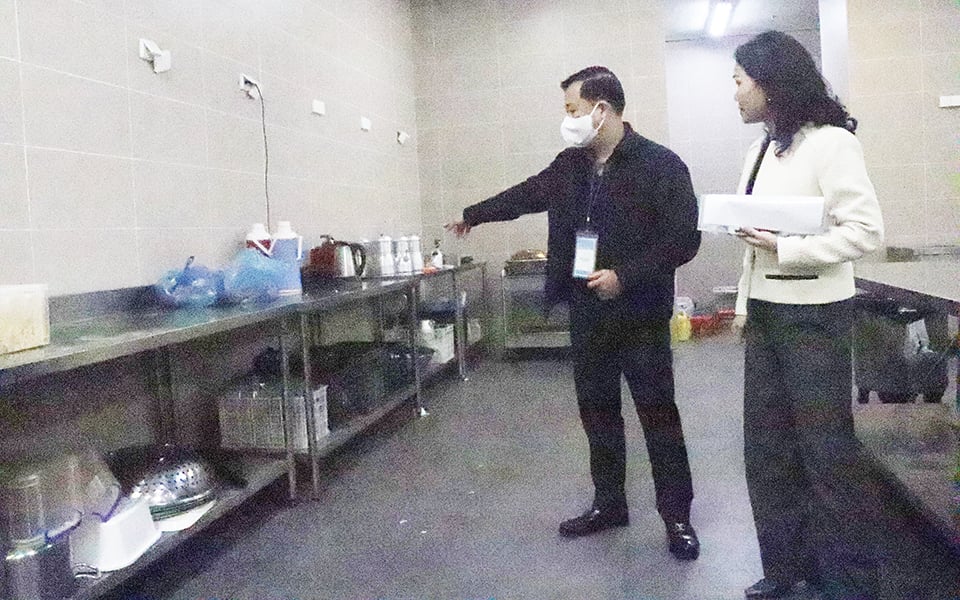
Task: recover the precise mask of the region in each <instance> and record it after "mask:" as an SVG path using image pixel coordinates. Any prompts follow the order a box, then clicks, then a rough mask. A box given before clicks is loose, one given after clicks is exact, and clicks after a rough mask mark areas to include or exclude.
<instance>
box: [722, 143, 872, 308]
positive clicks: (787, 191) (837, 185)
mask: <svg viewBox="0 0 960 600" xmlns="http://www.w3.org/2000/svg"><path fill="white" fill-rule="evenodd" d="M762 142H763V139H762V138H761V139H758V140H757V141H755V142H754V143H753V144H752V145H751V146H750V149H749V150H748V151H747V157H746V161H745V163H744V167H743V173H742V174H741V176H740V184H739V185H738V187H737V191H738V193H740V194H743V193H745V190H746V187H747V180H748V179H749V178H750V172H751V170H752V169H753V165H754V162H755V161H756V159H757V155H758V154H759V153H760V148H761V146H762ZM775 146H776V143H771V144H770V146H769V147H768V148H767V151H766V153H765V154H764V156H763V162H762V163H761V164H760V171H759V173H758V174H757V178H756V180H755V182H754V186H753V195H754V196H755V197H756V199H757V202H763V197H764V196H777V195H782V196H823V197H824V200H825V208H824V210H825V213H826V214H825V217H824V219H825V225H826V227H827V230H826V231H825V232H824V233H821V234H817V235H792V236H787V235H781V236H779V237H778V238H777V251H776V252H772V251H769V250H762V249H757V248H754V247H752V246H749V247H748V248H747V251H746V253H745V254H744V258H743V272H742V274H741V276H740V281H739V284H738V286H737V307H736V312H737V314H739V315H745V314H747V299H748V298H755V299H757V300H766V301H768V302H777V303H782V304H825V303H827V302H837V301H840V300H845V299H847V298H850V297H852V296H853V295H854V293H855V292H856V289H855V287H854V281H853V264H852V263H851V261H853V260H856V259H858V258H860V257H861V256H863V255H864V254H867V253H869V252H872V251H874V250H876V249H877V248H879V247H880V245H881V244H882V243H883V217H882V216H881V214H880V205H879V203H878V202H877V194H876V191H874V189H873V184H872V183H871V182H870V178H869V177H868V176H867V170H866V166H865V164H864V160H863V150H862V148H861V147H860V142H859V141H858V140H857V138H856V137H855V136H854V135H853V134H852V133H850V132H849V131H847V130H846V129H843V128H842V127H833V126H829V125H824V126H819V127H815V126H812V125H808V126H805V127H804V128H802V129H801V130H800V131H799V132H797V134H796V136H794V139H793V144H792V145H791V147H790V149H789V150H788V151H787V152H786V153H785V154H784V155H783V156H780V157H778V156H777V155H776V148H775ZM783 275H800V276H806V277H813V276H815V278H810V279H782V278H778V276H783ZM769 276H773V278H771V277H769Z"/></svg>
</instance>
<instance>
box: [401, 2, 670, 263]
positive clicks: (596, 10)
mask: <svg viewBox="0 0 960 600" xmlns="http://www.w3.org/2000/svg"><path fill="white" fill-rule="evenodd" d="M412 4H413V25H414V28H413V32H414V38H415V39H414V45H415V48H416V52H415V55H416V58H417V60H416V69H417V124H418V127H417V130H418V132H419V135H420V140H419V158H420V190H421V198H422V202H421V206H422V211H423V231H424V236H425V237H426V238H427V239H428V241H429V240H430V239H432V238H434V237H441V236H442V235H443V234H442V225H443V223H446V222H450V221H453V220H457V219H459V218H460V214H461V211H462V209H463V208H464V207H465V206H468V205H470V204H473V203H475V202H479V201H481V200H483V199H485V198H487V197H489V196H491V195H493V194H495V193H497V192H499V191H501V190H503V189H506V188H507V187H509V186H510V185H513V184H516V183H519V182H521V181H523V180H524V179H525V178H526V177H529V176H530V175H533V174H535V173H537V172H538V171H540V170H541V169H543V168H545V167H546V166H547V165H548V164H549V163H550V161H551V159H552V158H553V157H554V156H556V154H557V153H558V152H560V150H562V149H563V141H562V139H561V138H560V122H561V120H562V119H563V116H564V112H563V92H562V91H561V89H560V81H562V80H563V79H565V78H566V77H567V76H568V75H570V74H572V73H574V72H576V71H578V70H580V69H582V68H583V67H587V66H589V65H594V64H602V65H605V66H607V67H609V68H610V69H611V70H613V72H614V73H616V74H617V76H618V77H619V78H620V80H621V81H622V83H623V85H624V90H625V93H626V100H627V106H626V111H625V118H626V119H627V120H628V121H630V122H631V123H632V124H633V125H634V127H635V128H636V129H637V130H638V131H639V132H640V133H641V134H643V135H645V136H647V137H649V138H651V139H653V140H655V141H658V142H661V143H664V142H666V141H667V127H666V111H665V106H666V91H665V90H666V84H665V79H664V64H663V63H664V40H665V35H664V30H663V20H662V19H661V13H660V10H661V8H660V2H658V1H644V2H637V1H629V0H583V1H577V2H573V1H563V2H558V1H556V0H527V1H524V2H519V1H513V0H475V1H473V2H453V1H438V0H413V2H412ZM443 239H444V248H445V250H446V251H447V252H448V253H451V254H453V255H463V254H470V255H472V256H474V257H477V258H479V259H482V260H487V261H489V262H490V263H491V265H493V266H494V270H493V271H492V272H493V273H496V272H497V271H498V270H499V266H500V265H501V264H502V263H503V261H504V260H505V259H506V258H508V257H509V256H510V255H511V254H512V253H513V252H515V251H517V250H520V249H523V248H540V249H545V248H546V239H547V227H546V215H545V214H539V215H528V216H525V217H521V218H520V219H519V220H517V221H514V222H510V223H498V224H491V225H486V226H483V227H478V228H476V229H475V230H474V231H473V232H471V233H470V236H469V237H468V238H467V239H466V240H463V241H460V242H458V241H456V240H453V239H452V238H451V237H450V236H446V237H444V238H443Z"/></svg>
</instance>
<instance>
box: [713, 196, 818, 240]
mask: <svg viewBox="0 0 960 600" xmlns="http://www.w3.org/2000/svg"><path fill="white" fill-rule="evenodd" d="M823 210H824V199H823V196H754V195H740V194H704V195H702V196H700V219H699V223H698V226H697V227H698V229H700V230H701V231H708V232H712V233H734V232H735V231H736V230H737V229H739V228H741V227H752V228H753V229H766V230H768V231H776V232H777V233H782V234H786V235H791V234H795V235H809V234H817V233H823V231H824V227H823Z"/></svg>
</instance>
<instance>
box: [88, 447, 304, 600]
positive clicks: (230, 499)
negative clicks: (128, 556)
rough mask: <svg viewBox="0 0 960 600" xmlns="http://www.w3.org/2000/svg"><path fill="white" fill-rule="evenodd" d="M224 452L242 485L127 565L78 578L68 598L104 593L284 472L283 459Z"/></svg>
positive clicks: (165, 536)
mask: <svg viewBox="0 0 960 600" xmlns="http://www.w3.org/2000/svg"><path fill="white" fill-rule="evenodd" d="M227 455H228V456H230V461H231V464H230V465H229V466H230V467H231V469H232V471H233V472H234V473H235V474H236V475H237V476H238V477H240V478H242V479H243V480H244V481H245V485H244V486H243V487H234V488H229V489H227V490H226V491H224V492H222V493H221V494H220V495H219V496H218V498H217V502H216V503H215V504H214V505H213V508H211V509H210V510H209V512H207V513H206V514H205V515H204V516H203V517H201V519H200V520H199V521H197V523H196V524H194V525H193V526H192V527H190V528H188V529H185V530H183V531H176V532H170V533H164V534H163V535H162V536H161V538H160V540H159V541H158V542H157V543H156V544H154V545H153V546H152V547H151V548H150V549H149V550H147V551H146V552H145V553H144V554H143V556H141V557H140V558H139V559H137V561H136V562H135V563H134V564H132V565H130V566H129V567H127V568H125V569H120V570H118V571H112V572H110V573H104V574H103V575H102V576H101V577H100V578H99V579H79V580H78V582H79V589H78V590H77V592H76V593H75V594H74V595H73V596H71V598H72V599H77V600H79V599H87V598H96V597H98V596H101V595H103V594H106V593H107V592H109V591H110V590H112V589H114V588H116V587H117V586H119V585H121V584H123V583H124V582H125V581H127V580H128V579H130V578H131V577H133V576H134V575H136V574H137V573H138V572H139V571H141V570H142V569H144V568H145V567H147V566H149V565H150V564H152V563H153V562H155V561H157V560H158V559H160V558H162V557H163V556H164V555H165V554H167V553H168V552H171V551H172V550H174V549H175V548H176V547H177V546H179V545H180V544H182V543H183V542H185V541H186V540H188V539H190V538H191V537H193V536H195V535H197V534H198V533H200V532H201V531H203V530H204V529H205V528H206V527H207V526H208V525H210V524H211V523H213V522H214V521H216V520H217V519H219V518H220V517H222V516H224V515H226V514H227V513H229V512H231V511H232V510H234V509H235V508H237V507H238V506H240V504H242V503H243V502H244V501H245V500H247V499H248V498H250V497H251V496H253V495H254V494H256V493H257V492H259V491H261V490H262V489H264V488H265V487H267V486H268V485H270V484H271V483H273V482H274V481H276V480H277V479H279V478H281V477H283V476H284V475H286V474H287V463H286V461H284V460H280V459H276V458H271V457H268V456H255V455H246V454H241V453H234V452H230V453H228V454H227Z"/></svg>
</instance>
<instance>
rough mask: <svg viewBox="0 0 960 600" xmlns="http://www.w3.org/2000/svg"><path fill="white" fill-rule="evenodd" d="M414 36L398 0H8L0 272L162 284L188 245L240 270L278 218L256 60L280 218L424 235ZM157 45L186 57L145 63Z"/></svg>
mask: <svg viewBox="0 0 960 600" xmlns="http://www.w3.org/2000/svg"><path fill="white" fill-rule="evenodd" d="M411 31H412V28H411V24H410V9H409V7H408V5H407V3H406V2H400V1H392V0H351V2H346V3H344V2H329V1H318V0H271V1H269V2H266V1H262V0H196V1H193V2H180V1H176V0H154V1H150V2H146V1H137V0H82V1H81V0H0V284H6V283H28V282H44V283H48V284H49V285H50V289H51V293H52V294H65V293H73V292H83V291H91V290H99V289H112V288H119V287H126V286H132V285H146V284H150V283H152V282H153V281H155V280H156V279H157V277H158V276H159V275H160V274H161V273H162V272H163V271H165V270H167V269H170V268H175V267H178V266H180V265H182V264H183V261H184V260H185V259H186V257H187V256H188V255H196V257H197V261H198V262H200V263H203V264H206V265H208V266H224V265H225V264H226V263H227V262H228V261H229V260H230V258H231V257H232V256H233V254H234V253H235V251H236V250H237V249H238V248H239V247H240V245H241V243H242V239H243V236H244V234H245V232H246V230H247V229H248V228H249V226H250V225H251V224H252V223H253V222H257V221H264V220H265V219H266V200H265V194H264V183H263V179H264V153H263V126H262V124H261V120H260V119H261V106H260V103H259V102H258V101H256V100H252V99H249V98H247V97H246V96H245V95H244V94H243V93H241V92H240V91H239V90H238V85H237V79H238V75H239V74H240V73H241V72H243V73H246V74H247V75H248V76H249V77H251V78H253V79H256V80H258V81H259V82H260V84H261V87H262V90H263V96H264V102H265V112H266V121H267V124H266V130H267V131H266V133H267V144H268V149H269V164H270V167H269V190H270V201H271V221H272V224H273V225H274V226H275V225H276V221H278V220H281V219H282V220H290V221H292V222H293V226H294V228H295V229H296V230H297V231H298V232H300V233H302V234H303V235H304V236H305V237H306V242H307V244H308V245H309V244H310V243H311V242H312V241H316V240H317V238H318V237H319V235H320V234H323V233H330V234H333V235H334V236H336V237H339V238H343V239H356V238H359V237H373V236H375V235H377V234H379V233H381V232H387V233H392V234H394V235H399V234H400V233H413V232H419V230H420V210H419V180H418V178H417V176H416V173H417V157H416V152H417V151H416V140H417V135H416V118H415V115H414V108H415V100H414V67H413V37H412V35H411ZM140 38H148V39H151V40H153V41H154V42H156V43H157V44H158V45H159V46H160V47H161V48H163V49H165V50H171V51H172V54H173V69H172V70H171V71H169V72H167V73H162V74H155V73H154V72H153V70H152V69H151V67H150V65H149V64H148V63H146V62H144V61H142V60H140V59H139V57H138V40H139V39H140ZM315 98H316V99H320V100H324V101H325V102H326V105H327V115H326V116H323V117H320V116H317V115H313V114H311V111H310V108H311V101H312V100H313V99H315ZM361 115H362V116H366V117H368V118H370V119H371V120H372V121H373V129H372V131H370V132H368V133H364V132H361V131H360V125H359V123H360V117H361ZM398 129H403V130H405V131H407V132H409V133H410V134H411V135H412V136H413V140H412V142H410V143H408V144H407V145H406V146H400V145H399V144H397V143H396V141H395V136H396V131H397V130H398Z"/></svg>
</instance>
